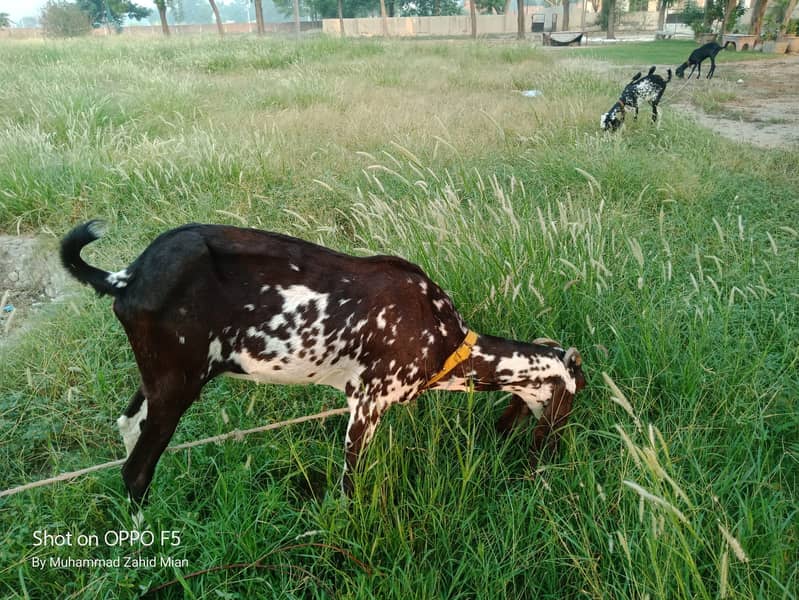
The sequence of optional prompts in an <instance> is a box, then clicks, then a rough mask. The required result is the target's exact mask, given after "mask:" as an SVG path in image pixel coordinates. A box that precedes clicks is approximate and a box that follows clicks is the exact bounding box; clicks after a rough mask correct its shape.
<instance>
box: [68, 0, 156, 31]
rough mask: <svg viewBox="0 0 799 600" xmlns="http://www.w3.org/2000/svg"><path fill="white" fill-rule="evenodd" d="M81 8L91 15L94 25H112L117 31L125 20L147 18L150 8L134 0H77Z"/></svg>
mask: <svg viewBox="0 0 799 600" xmlns="http://www.w3.org/2000/svg"><path fill="white" fill-rule="evenodd" d="M77 4H78V6H79V7H80V9H81V10H82V11H83V12H84V13H86V14H87V15H89V19H90V22H91V24H92V26H94V27H102V26H106V27H109V28H110V27H111V26H113V27H114V28H115V29H116V30H117V31H119V30H120V29H121V28H122V23H123V21H124V20H125V19H126V18H127V19H134V20H136V21H140V20H142V19H146V18H147V16H148V15H149V14H150V9H149V8H146V7H144V6H140V5H138V4H136V3H134V2H133V1H132V0H77Z"/></svg>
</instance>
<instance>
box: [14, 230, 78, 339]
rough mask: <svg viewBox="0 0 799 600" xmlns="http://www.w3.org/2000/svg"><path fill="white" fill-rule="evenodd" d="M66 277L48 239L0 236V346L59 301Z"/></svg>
mask: <svg viewBox="0 0 799 600" xmlns="http://www.w3.org/2000/svg"><path fill="white" fill-rule="evenodd" d="M66 286H67V275H66V272H65V271H64V269H63V268H62V267H61V265H60V264H59V262H58V258H57V254H56V250H55V243H54V242H53V241H52V240H50V239H46V238H43V239H40V238H33V237H27V236H9V235H0V346H2V344H3V342H4V340H5V339H7V338H8V337H9V336H10V335H14V334H15V333H19V332H20V331H21V330H22V326H23V323H24V322H25V318H26V317H28V316H30V315H31V313H32V312H34V311H36V310H37V309H38V308H40V307H41V306H43V305H45V304H46V303H48V302H51V301H53V300H55V299H58V298H60V297H61V296H62V295H63V293H64V290H65V289H66Z"/></svg>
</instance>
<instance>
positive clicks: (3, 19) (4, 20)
mask: <svg viewBox="0 0 799 600" xmlns="http://www.w3.org/2000/svg"><path fill="white" fill-rule="evenodd" d="M3 27H11V18H10V17H9V14H8V13H4V12H0V29H2V28H3Z"/></svg>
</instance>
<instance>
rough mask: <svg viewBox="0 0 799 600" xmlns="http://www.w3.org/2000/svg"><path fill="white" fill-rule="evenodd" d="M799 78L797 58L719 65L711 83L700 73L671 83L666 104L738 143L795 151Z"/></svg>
mask: <svg viewBox="0 0 799 600" xmlns="http://www.w3.org/2000/svg"><path fill="white" fill-rule="evenodd" d="M702 66H703V67H705V69H708V68H709V65H708V66H705V65H702ZM797 76H799V54H786V55H785V57H784V58H778V59H774V60H763V61H751V62H748V61H747V62H736V63H719V64H718V66H717V67H716V73H715V74H714V76H713V79H711V80H707V79H705V78H704V73H703V78H702V79H700V80H696V79H691V80H689V81H687V82H685V81H682V80H679V79H677V80H672V83H671V86H670V89H669V90H668V91H667V94H669V93H670V94H671V95H670V96H669V102H668V103H666V104H667V105H668V104H671V105H672V108H673V109H679V110H681V111H685V112H686V113H688V114H689V115H691V116H693V117H694V118H695V119H696V121H697V122H698V123H699V125H701V126H703V127H707V128H708V129H712V130H713V131H716V132H717V133H719V134H720V135H722V136H724V137H727V138H730V139H732V140H735V141H736V142H739V143H750V144H753V145H755V146H760V147H763V148H791V147H799V86H797ZM664 100H665V98H664ZM702 107H704V108H705V110H703V108H702Z"/></svg>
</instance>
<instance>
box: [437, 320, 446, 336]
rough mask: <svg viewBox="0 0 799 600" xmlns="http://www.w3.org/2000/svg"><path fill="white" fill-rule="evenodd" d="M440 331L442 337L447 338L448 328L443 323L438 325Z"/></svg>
mask: <svg viewBox="0 0 799 600" xmlns="http://www.w3.org/2000/svg"><path fill="white" fill-rule="evenodd" d="M438 331H439V333H441V336H442V337H447V328H446V326H445V325H444V324H443V323H439V324H438Z"/></svg>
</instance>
